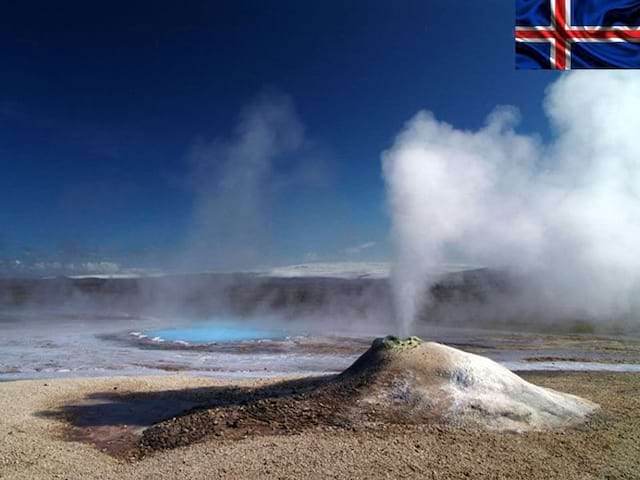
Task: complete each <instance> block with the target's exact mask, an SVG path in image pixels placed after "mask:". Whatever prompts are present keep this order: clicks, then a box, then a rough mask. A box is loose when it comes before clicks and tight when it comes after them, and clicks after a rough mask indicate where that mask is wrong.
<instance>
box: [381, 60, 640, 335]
mask: <svg viewBox="0 0 640 480" xmlns="http://www.w3.org/2000/svg"><path fill="white" fill-rule="evenodd" d="M544 107H545V111H546V113H547V116H548V117H549V120H550V122H551V126H552V131H553V133H554V135H553V140H551V141H550V142H549V143H548V144H544V143H542V142H541V141H540V140H539V139H538V138H537V137H535V136H528V135H520V134H518V133H516V132H515V131H514V127H515V125H516V124H517V121H518V118H519V114H518V111H517V110H516V109H515V108H512V107H498V108H496V110H495V111H494V112H493V113H491V114H490V115H489V116H488V118H487V120H486V124H485V126H484V127H483V128H481V129H480V130H478V131H463V130H459V129H456V128H455V127H453V126H451V125H448V124H446V123H444V122H441V121H438V120H437V119H436V118H435V117H434V115H433V114H432V113H430V112H427V111H421V112H419V113H418V114H417V115H416V116H415V117H413V119H411V120H410V121H409V122H408V123H407V125H406V126H405V128H404V130H403V131H402V132H401V133H400V134H399V135H398V136H397V138H396V140H395V143H394V145H393V146H392V148H391V149H390V150H388V151H386V152H384V154H383V159H382V160H383V170H384V177H385V180H386V184H387V193H388V202H389V207H390V211H391V214H392V221H393V227H392V228H393V232H392V234H393V238H394V246H395V266H394V271H393V273H392V282H393V289H394V296H395V302H396V311H397V315H398V317H399V321H400V322H401V324H402V328H403V329H404V330H405V331H406V330H407V329H408V327H409V325H410V323H411V322H412V321H413V320H414V319H415V318H416V315H417V314H418V312H419V311H420V309H421V308H422V307H424V305H423V303H422V302H424V301H426V302H429V301H430V300H429V297H428V295H427V296H426V300H425V292H426V291H428V288H429V287H430V286H431V285H433V283H434V282H435V281H437V279H438V274H437V272H438V268H439V267H440V266H441V265H442V264H444V263H447V262H467V263H473V264H478V265H483V266H486V267H490V268H496V269H503V270H507V271H509V272H514V273H516V274H518V275H524V276H526V277H527V278H528V279H530V281H531V282H530V287H531V288H530V289H529V291H528V297H527V298H524V297H523V298H521V299H519V302H520V306H521V308H522V309H523V310H524V309H527V308H530V307H532V306H534V305H535V306H538V307H540V306H544V308H545V309H546V310H547V312H548V313H549V314H551V315H554V316H557V317H558V318H564V317H573V318H575V317H580V318H585V317H587V318H591V319H601V320H607V319H612V318H625V319H626V320H627V321H634V317H633V312H634V311H639V310H638V306H639V305H638V304H639V303H640V301H639V300H638V299H640V295H637V294H638V291H639V288H638V285H639V282H638V280H639V275H640V255H638V251H637V249H638V245H640V135H639V133H640V124H639V122H638V112H640V76H638V75H637V74H634V72H589V73H579V72H572V73H569V74H566V75H564V76H562V77H560V78H559V79H558V80H557V81H556V82H554V83H553V84H552V85H551V86H550V87H549V88H548V90H547V93H546V99H545V101H544Z"/></svg>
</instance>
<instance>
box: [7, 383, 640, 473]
mask: <svg viewBox="0 0 640 480" xmlns="http://www.w3.org/2000/svg"><path fill="white" fill-rule="evenodd" d="M522 376H523V377H524V378H525V379H526V380H528V381H531V382H533V383H536V384H539V385H542V386H545V387H550V388H554V389H557V390H560V391H564V392H568V393H573V394H576V395H579V396H582V397H584V398H587V399H590V400H592V401H595V402H596V403H599V404H600V405H601V407H602V409H601V411H600V413H599V414H598V415H596V416H595V417H593V418H592V419H591V420H590V421H589V422H588V423H587V424H585V425H582V426H581V427H579V428H575V429H571V430H564V431H552V432H528V433H522V434H515V433H497V432H487V431H481V430H477V429H472V428H464V429H463V428H453V427H450V426H446V425H428V426H402V425H382V426H380V427H379V428H377V429H359V428H355V429H344V428H341V427H340V426H336V427H335V428H333V427H330V426H326V425H323V426H321V427H319V428H316V427H313V426H311V427H310V428H307V429H300V430H296V429H292V431H291V432H290V433H287V434H282V432H278V433H275V434H271V433H269V432H265V431H261V432H259V433H260V434H256V435H253V434H251V435H241V436H236V435H231V436H225V435H220V436H216V435H215V434H214V435H213V436H211V437H210V438H205V439H203V440H201V441H199V442H197V443H194V444H191V445H188V446H184V447H178V448H170V449H162V450H158V451H154V452H152V453H150V454H148V455H145V456H144V457H143V458H142V459H133V460H132V459H130V458H129V456H128V455H127V452H128V450H127V449H126V448H124V446H126V445H130V444H131V443H132V442H135V441H137V439H138V438H139V433H140V431H141V429H142V427H144V426H145V425H149V424H151V423H153V422H156V421H159V420H162V419H164V418H169V417H172V416H173V415H176V414H178V413H179V412H181V411H184V410H186V409H189V408H193V407H194V406H198V405H203V404H208V403H210V402H211V401H212V399H215V398H220V397H219V396H220V395H223V396H224V395H226V396H231V397H233V398H243V397H244V396H247V395H252V392H255V390H254V389H255V388H256V387H261V388H264V387H265V386H267V385H270V384H273V383H274V382H275V381H274V380H269V381H268V382H267V381H265V382H261V381H242V382H230V381H226V380H213V379H205V378H193V377H188V376H181V375H174V376H166V377H138V378H117V377H112V378H94V379H64V380H48V381H42V380H39V381H22V382H7V383H0V412H2V417H1V419H0V439H1V443H0V478H2V479H14V478H15V479H52V478H65V479H94V478H96V479H123V478H126V479H129V478H131V479H165V478H166V479H173V478H190V479H191V478H193V479H205V478H206V479H210V478H231V479H233V478H251V479H256V478H295V479H298V478H322V479H324V478H345V479H351V478H367V479H377V478H421V479H424V478H427V479H430V478H443V479H445V478H447V479H448V478H464V479H468V478H483V479H484V478H496V479H497V478H503V479H549V478H558V479H604V478H608V479H640V396H639V395H638V392H640V374H634V373H598V372H580V373H565V372H558V373H549V372H545V373H527V374H523V375H522ZM291 385H294V388H303V387H302V386H301V385H298V386H295V385H296V384H295V383H294V384H291V383H289V384H287V388H290V387H291ZM302 385H304V383H303V384H302ZM274 388H275V387H274ZM277 388H281V386H279V387H277ZM262 391H264V390H262ZM253 394H254V395H255V393H253ZM216 396H218V397H216ZM225 425H226V424H225ZM230 428H232V429H234V428H235V427H233V426H230ZM245 437H246V438H245ZM114 445H115V446H114ZM121 447H122V448H121Z"/></svg>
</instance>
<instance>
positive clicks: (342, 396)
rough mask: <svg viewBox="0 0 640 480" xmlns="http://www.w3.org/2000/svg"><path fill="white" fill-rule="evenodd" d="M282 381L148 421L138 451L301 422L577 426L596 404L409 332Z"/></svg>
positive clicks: (304, 425)
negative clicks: (322, 370) (325, 370)
mask: <svg viewBox="0 0 640 480" xmlns="http://www.w3.org/2000/svg"><path fill="white" fill-rule="evenodd" d="M286 385H287V384H283V388H282V389H281V390H279V391H278V392H277V393H275V391H274V393H273V395H271V396H265V395H257V396H254V397H252V398H249V397H248V398H247V399H246V400H245V401H240V402H233V403H231V402H230V403H226V404H225V403H218V405H217V406H215V407H208V408H203V409H199V410H195V411H192V412H189V413H187V414H185V415H183V416H180V417H176V418H173V419H170V420H167V421H165V422H162V423H159V424H157V425H154V426H153V427H150V428H148V429H147V430H145V432H144V433H143V436H142V439H141V443H140V447H141V451H142V452H145V451H148V450H156V449H162V448H172V447H177V446H182V445H187V444H190V443H193V442H195V441H199V440H203V439H205V438H209V437H220V438H227V439H238V438H244V437H246V436H248V435H256V434H258V435H259V434H264V435H273V434H291V433H296V432H299V431H302V430H304V429H309V428H319V429H341V428H348V429H367V428H373V429H377V428H380V426H383V427H384V426H386V425H403V424H404V425H407V424H412V425H415V424H430V425H433V424H436V425H443V424H444V425H449V426H463V427H470V426H473V427H479V428H483V429H492V430H509V431H526V430H543V429H550V428H559V427H567V426H573V425H576V424H579V423H581V422H583V421H584V420H586V418H587V417H588V416H589V415H590V414H591V413H592V412H594V411H595V410H596V409H597V408H598V406H597V405H596V404H594V403H592V402H590V401H588V400H584V399H582V398H579V397H576V396H574V395H569V394H565V393H560V392H557V391H554V390H551V389H547V388H542V387H538V386H536V385H533V384H531V383H529V382H526V381H525V380H523V379H522V378H520V377H519V376H518V375H516V374H514V373H513V372H511V371H509V370H508V369H506V368H504V367H502V366H501V365H499V364H497V363H496V362H494V361H492V360H489V359H488V358H485V357H481V356H479V355H474V354H471V353H466V352H463V351H460V350H457V349H454V348H451V347H447V346H445V345H441V344H438V343H433V342H423V341H422V340H420V339H419V338H417V337H409V338H407V339H399V338H396V337H386V338H379V339H376V340H375V341H374V342H373V345H372V346H371V348H370V349H369V350H367V352H365V353H364V354H363V355H362V356H361V357H360V358H359V359H358V360H356V362H355V363H354V364H353V365H351V367H349V368H348V369H347V370H345V371H344V372H343V373H342V374H340V375H337V376H335V377H329V378H327V379H324V380H320V381H318V380H316V381H314V382H310V383H309V386H308V387H306V388H305V387H304V386H303V385H304V384H301V383H299V382H298V383H294V384H292V385H295V386H293V387H291V388H289V389H287V387H286Z"/></svg>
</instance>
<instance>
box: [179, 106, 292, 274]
mask: <svg viewBox="0 0 640 480" xmlns="http://www.w3.org/2000/svg"><path fill="white" fill-rule="evenodd" d="M303 145H304V127H303V125H302V123H301V122H300V120H299V118H298V115H297V114H296V111H295V109H294V106H293V102H292V101H291V99H290V98H289V97H288V96H286V95H281V94H268V95H263V96H261V97H260V98H259V99H258V100H257V101H256V102H254V103H253V104H251V105H249V106H248V107H246V108H245V109H244V110H243V111H242V113H241V114H240V118H239V121H238V124H237V126H236V129H235V133H234V135H233V137H232V138H230V139H214V140H212V141H210V142H200V143H198V144H197V145H195V147H194V148H193V149H192V151H191V153H190V156H189V158H190V161H191V163H192V166H193V169H192V180H193V185H194V188H195V194H196V195H195V196H196V200H195V208H194V222H193V223H194V226H193V229H192V233H191V235H190V240H189V242H188V243H189V245H188V247H187V250H188V252H189V253H188V259H187V263H188V267H190V268H194V267H196V266H197V267H198V268H202V267H203V266H205V267H207V268H211V267H215V268H229V269H235V268H244V267H247V266H255V265H256V264H257V263H258V262H259V261H261V260H264V258H265V256H266V255H267V252H266V250H268V245H269V241H270V238H269V234H268V231H269V225H268V221H267V220H266V219H267V218H268V215H267V213H268V210H269V203H270V199H271V198H272V193H273V192H272V191H271V190H272V187H273V184H274V182H275V180H274V178H273V177H274V161H275V160H276V159H277V158H278V157H280V156H283V155H288V154H293V153H296V152H299V151H300V150H301V149H302V148H303Z"/></svg>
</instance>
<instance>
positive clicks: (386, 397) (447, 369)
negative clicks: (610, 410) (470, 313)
mask: <svg viewBox="0 0 640 480" xmlns="http://www.w3.org/2000/svg"><path fill="white" fill-rule="evenodd" d="M337 383H339V384H343V385H349V386H351V387H353V388H355V390H356V391H357V392H358V394H357V400H356V401H355V402H354V404H353V405H352V407H351V413H352V414H353V415H355V416H360V417H361V418H362V420H364V421H366V419H369V420H373V419H374V418H377V419H379V420H385V421H390V422H392V423H419V422H424V421H427V422H428V421H439V422H445V423H453V424H475V425H480V426H484V427H488V428H492V429H501V430H502V429H504V430H530V429H544V428H553V427H563V426H569V425H574V424H577V423H580V422H582V421H584V420H585V419H586V418H587V416H588V415H589V414H590V413H592V412H593V411H595V410H596V409H597V408H598V406H597V405H596V404H594V403H592V402H590V401H588V400H584V399H582V398H579V397H576V396H574V395H569V394H565V393H560V392H556V391H554V390H551V389H547V388H542V387H538V386H536V385H533V384H531V383H529V382H526V381H525V380H523V379H522V378H520V377H519V376H518V375H516V374H515V373H513V372H511V371H509V370H508V369H506V368H505V367H503V366H501V365H499V364H498V363H496V362H494V361H492V360H490V359H488V358H485V357H481V356H479V355H474V354H471V353H466V352H462V351H460V350H457V349H455V348H451V347H447V346H445V345H441V344H438V343H434V342H422V340H420V339H419V338H417V337H409V338H407V339H404V340H401V339H398V338H396V337H386V338H384V339H377V340H375V341H374V343H373V345H372V346H371V348H370V349H369V350H368V351H367V352H365V353H364V354H363V355H362V356H361V357H360V358H359V359H358V360H356V362H355V363H354V364H353V365H352V366H351V367H349V368H348V369H347V370H346V371H345V372H343V373H342V374H341V375H340V376H339V377H338V379H337Z"/></svg>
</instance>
